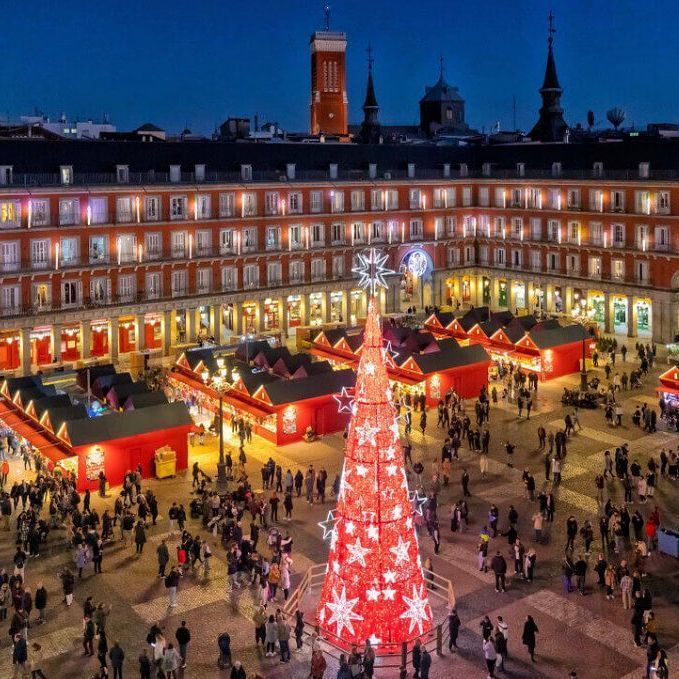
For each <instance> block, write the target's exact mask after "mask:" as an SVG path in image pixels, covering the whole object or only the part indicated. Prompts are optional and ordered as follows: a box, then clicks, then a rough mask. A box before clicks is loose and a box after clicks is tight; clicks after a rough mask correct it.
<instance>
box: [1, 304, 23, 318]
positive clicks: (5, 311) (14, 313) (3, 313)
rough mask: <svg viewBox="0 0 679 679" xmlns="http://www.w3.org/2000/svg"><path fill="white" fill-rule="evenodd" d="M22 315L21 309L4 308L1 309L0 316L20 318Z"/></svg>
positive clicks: (17, 307)
mask: <svg viewBox="0 0 679 679" xmlns="http://www.w3.org/2000/svg"><path fill="white" fill-rule="evenodd" d="M20 314H21V307H20V306H18V305H16V306H7V307H5V306H3V307H0V316H18V315H20Z"/></svg>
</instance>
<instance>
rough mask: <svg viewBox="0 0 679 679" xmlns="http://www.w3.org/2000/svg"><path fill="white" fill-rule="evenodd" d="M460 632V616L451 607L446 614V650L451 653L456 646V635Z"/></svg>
mask: <svg viewBox="0 0 679 679" xmlns="http://www.w3.org/2000/svg"><path fill="white" fill-rule="evenodd" d="M459 632H460V618H459V616H458V614H457V610H456V609H455V608H453V609H452V610H451V611H450V613H449V614H448V650H449V651H450V652H451V653H452V652H453V648H457V635H458V634H459Z"/></svg>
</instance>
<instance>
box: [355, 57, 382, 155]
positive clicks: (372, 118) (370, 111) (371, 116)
mask: <svg viewBox="0 0 679 679" xmlns="http://www.w3.org/2000/svg"><path fill="white" fill-rule="evenodd" d="M366 51H367V53H368V84H367V86H366V89H365V101H364V102H363V122H362V123H361V129H360V131H359V138H360V140H361V142H363V143H364V144H375V143H377V142H378V141H379V137H380V124H379V122H378V120H377V115H378V113H379V110H380V109H379V106H378V104H377V97H376V96H375V84H374V83H373V63H374V62H375V59H374V58H373V49H372V45H370V44H368V49H367V50H366Z"/></svg>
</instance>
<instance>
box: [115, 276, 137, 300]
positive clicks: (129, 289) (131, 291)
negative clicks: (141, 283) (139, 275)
mask: <svg viewBox="0 0 679 679" xmlns="http://www.w3.org/2000/svg"><path fill="white" fill-rule="evenodd" d="M135 294H136V293H135V277H134V275H129V276H120V277H119V278H118V295H119V296H120V301H121V302H133V301H134V298H135Z"/></svg>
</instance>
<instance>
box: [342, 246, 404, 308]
mask: <svg viewBox="0 0 679 679" xmlns="http://www.w3.org/2000/svg"><path fill="white" fill-rule="evenodd" d="M357 257H358V266H356V267H354V268H353V269H352V272H353V273H355V274H358V276H359V280H358V284H359V285H360V286H361V287H362V288H366V289H367V290H369V291H370V296H371V297H374V296H375V293H376V292H377V288H386V287H387V282H386V281H385V280H384V277H385V276H387V275H388V274H391V273H394V271H392V270H391V269H387V268H386V267H385V266H384V264H385V262H386V261H387V260H388V259H389V257H388V255H385V254H383V253H382V252H380V251H379V250H376V249H375V248H371V249H370V250H368V251H367V252H365V253H362V252H359V253H358V255H357Z"/></svg>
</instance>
